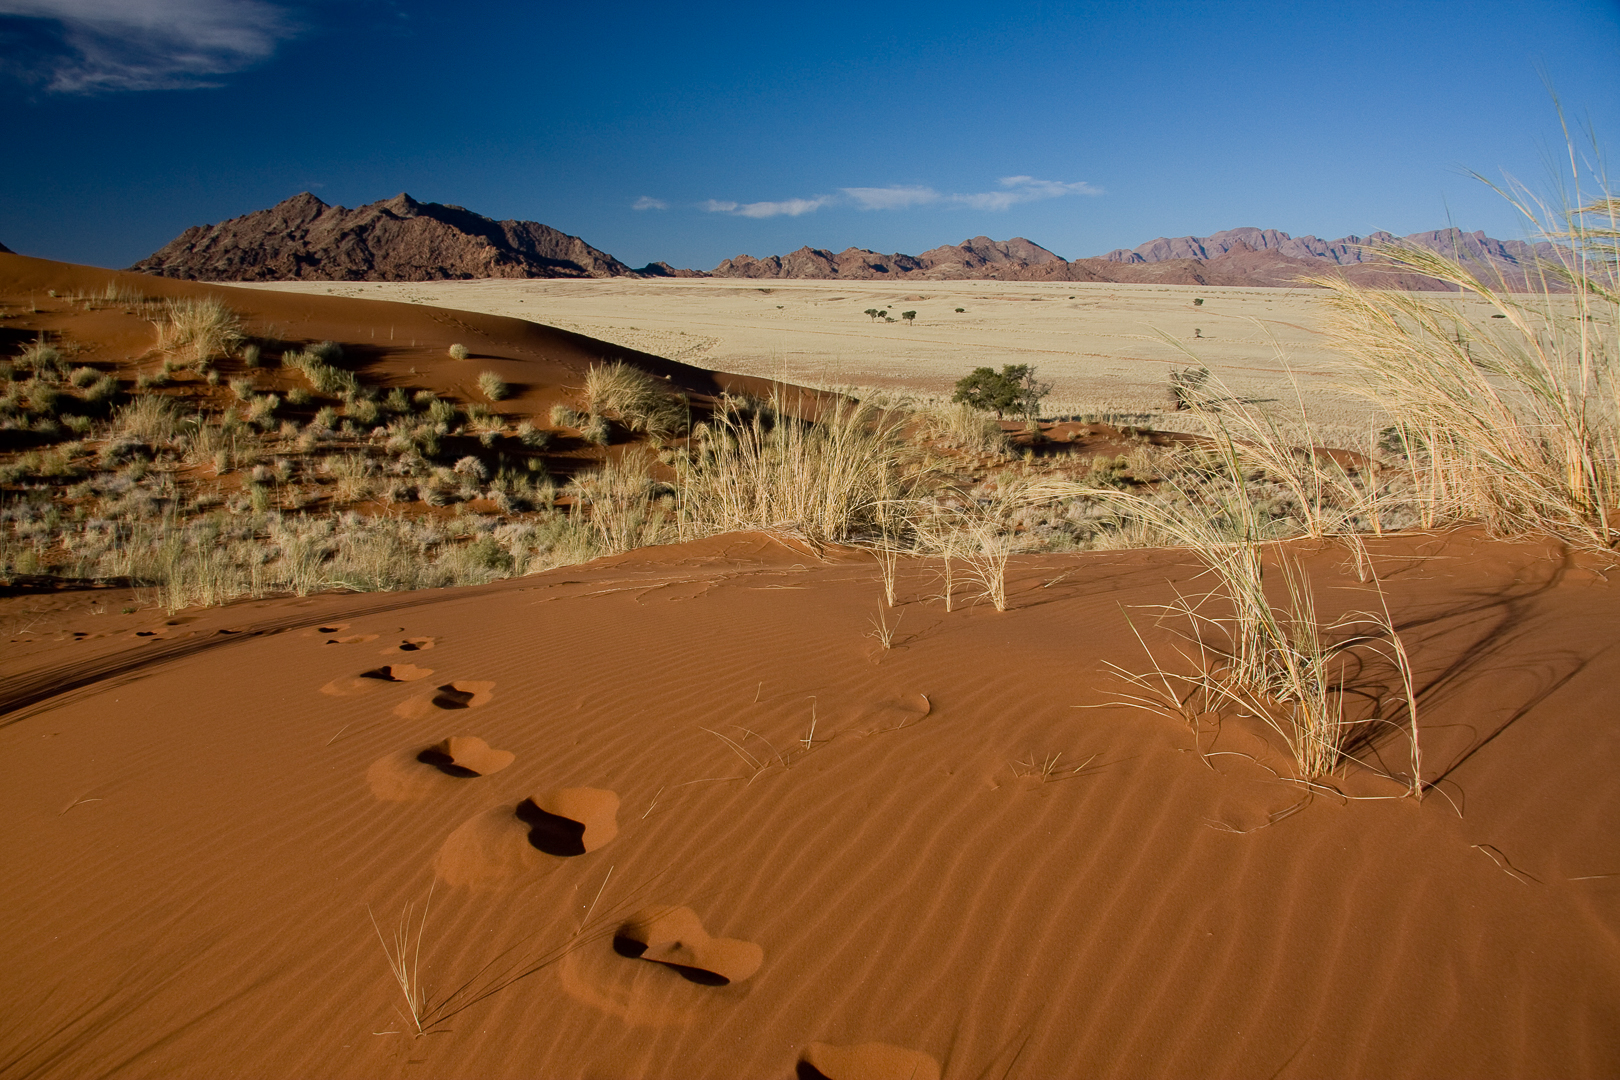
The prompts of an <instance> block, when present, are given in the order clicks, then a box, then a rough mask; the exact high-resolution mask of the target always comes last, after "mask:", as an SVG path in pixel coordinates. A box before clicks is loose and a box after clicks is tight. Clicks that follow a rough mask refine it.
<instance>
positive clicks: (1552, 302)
mask: <svg viewBox="0 0 1620 1080" xmlns="http://www.w3.org/2000/svg"><path fill="white" fill-rule="evenodd" d="M1570 161H1571V179H1570V184H1569V187H1568V189H1567V190H1566V191H1565V192H1564V193H1563V195H1562V196H1561V197H1560V199H1559V201H1558V203H1557V204H1556V206H1549V204H1548V203H1547V202H1545V201H1543V200H1538V199H1536V198H1534V197H1533V196H1531V195H1530V194H1529V193H1527V192H1526V191H1525V190H1524V189H1523V188H1520V187H1518V186H1510V187H1509V188H1507V189H1500V190H1502V193H1503V194H1504V195H1505V196H1506V197H1507V198H1508V199H1509V201H1510V202H1511V203H1512V204H1513V206H1514V207H1515V208H1516V209H1517V210H1518V211H1519V213H1520V214H1521V215H1522V216H1523V217H1524V218H1525V220H1526V221H1527V222H1528V223H1529V224H1530V226H1531V227H1532V229H1533V230H1534V231H1535V232H1536V233H1537V234H1539V236H1540V238H1541V240H1542V241H1544V242H1543V243H1541V244H1538V245H1537V247H1538V249H1539V250H1540V251H1541V252H1543V256H1542V258H1541V259H1540V260H1539V262H1538V263H1537V264H1536V265H1535V266H1534V267H1532V268H1531V269H1530V270H1529V271H1528V272H1527V273H1525V274H1524V275H1523V277H1522V278H1521V277H1517V276H1510V275H1509V274H1508V273H1507V272H1504V271H1502V270H1500V269H1498V268H1495V267H1492V266H1490V265H1482V264H1481V263H1480V262H1478V261H1476V260H1472V259H1467V258H1461V257H1454V256H1451V255H1444V254H1439V253H1436V252H1432V251H1428V250H1425V249H1420V248H1415V247H1411V246H1407V245H1400V244H1391V245H1384V246H1382V247H1381V248H1379V252H1380V254H1381V255H1382V256H1383V257H1384V259H1385V260H1386V261H1387V262H1388V263H1390V264H1391V265H1393V266H1395V267H1398V268H1400V269H1402V270H1407V271H1412V272H1415V273H1419V274H1425V275H1427V276H1429V277H1432V278H1436V279H1438V280H1440V281H1443V282H1445V283H1447V284H1448V285H1451V286H1453V287H1454V288H1456V289H1458V290H1459V291H1460V292H1461V294H1462V296H1463V297H1464V298H1465V299H1475V300H1480V301H1483V302H1484V303H1485V305H1487V307H1488V309H1489V314H1490V317H1487V318H1482V319H1471V318H1468V317H1467V315H1466V314H1465V313H1464V310H1463V309H1462V308H1461V307H1459V306H1458V305H1456V304H1454V303H1453V302H1450V301H1447V300H1439V299H1435V298H1433V296H1432V294H1414V293H1404V292H1396V291H1386V290H1380V289H1373V288H1367V287H1364V286H1359V285H1354V284H1351V283H1349V282H1347V281H1343V280H1337V279H1322V280H1320V281H1318V282H1317V284H1319V285H1322V286H1323V287H1324V288H1326V289H1328V290H1329V300H1330V303H1331V305H1332V308H1333V313H1334V320H1333V323H1332V334H1333V339H1334V344H1335V345H1337V347H1338V348H1339V349H1340V350H1341V351H1342V352H1343V353H1344V354H1345V355H1346V356H1347V357H1349V358H1350V360H1351V361H1352V362H1353V363H1354V364H1355V365H1356V366H1357V367H1358V368H1359V369H1360V371H1361V372H1362V373H1363V375H1364V376H1365V377H1366V378H1365V386H1364V390H1363V392H1364V393H1365V394H1366V396H1367V397H1369V398H1370V399H1371V400H1372V401H1374V402H1375V403H1376V404H1377V405H1379V406H1380V407H1381V408H1383V409H1384V410H1387V411H1388V413H1389V414H1390V415H1391V416H1392V417H1393V418H1394V419H1395V421H1396V426H1397V428H1398V429H1399V433H1400V436H1401V438H1402V441H1403V442H1404V443H1406V444H1407V445H1409V446H1412V447H1414V448H1415V450H1416V453H1415V454H1414V459H1415V460H1414V462H1413V477H1414V481H1415V483H1416V484H1417V486H1418V488H1419V494H1420V497H1421V500H1422V503H1423V506H1424V510H1425V519H1426V520H1427V521H1430V522H1443V521H1447V520H1478V521H1481V522H1483V523H1484V524H1485V525H1486V526H1487V527H1489V528H1490V529H1491V530H1493V531H1494V532H1497V533H1501V534H1514V533H1523V532H1529V531H1545V532H1549V533H1552V534H1554V535H1556V536H1559V537H1561V538H1563V539H1564V540H1566V541H1568V542H1571V543H1573V544H1576V545H1579V546H1583V547H1591V548H1598V549H1603V550H1612V549H1613V548H1614V546H1615V544H1616V541H1617V539H1620V538H1617V536H1616V522H1615V508H1616V500H1617V498H1620V368H1617V364H1620V338H1617V333H1620V310H1617V309H1620V262H1617V259H1616V256H1617V253H1620V199H1617V198H1615V197H1614V196H1613V195H1612V194H1611V193H1610V191H1609V189H1608V186H1607V183H1606V180H1605V179H1604V178H1603V177H1602V176H1601V175H1599V176H1598V177H1597V178H1596V185H1595V186H1596V194H1595V195H1593V194H1591V193H1590V192H1589V191H1588V192H1587V193H1584V194H1583V191H1582V186H1583V181H1585V180H1587V176H1588V175H1589V174H1587V173H1585V172H1583V170H1582V168H1581V167H1580V166H1579V164H1578V159H1577V155H1576V154H1575V152H1574V150H1573V147H1572V149H1571V153H1570Z"/></svg>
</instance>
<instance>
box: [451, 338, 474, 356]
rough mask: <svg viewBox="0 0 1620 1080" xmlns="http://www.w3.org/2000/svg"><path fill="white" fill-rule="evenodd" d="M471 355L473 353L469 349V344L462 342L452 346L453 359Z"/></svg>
mask: <svg viewBox="0 0 1620 1080" xmlns="http://www.w3.org/2000/svg"><path fill="white" fill-rule="evenodd" d="M471 355H472V354H471V353H470V352H468V351H467V346H465V345H463V344H461V343H460V342H457V343H456V344H454V345H452V346H450V359H452V360H465V359H467V357H469V356H471Z"/></svg>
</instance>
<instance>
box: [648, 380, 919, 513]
mask: <svg viewBox="0 0 1620 1080" xmlns="http://www.w3.org/2000/svg"><path fill="white" fill-rule="evenodd" d="M798 404H800V405H801V406H803V407H804V408H808V407H809V406H810V405H811V404H812V403H811V402H809V401H805V402H800V403H798ZM799 411H802V410H799ZM901 425H902V418H901V417H900V416H899V415H897V414H884V413H881V412H879V411H878V410H876V409H874V408H872V407H871V406H867V405H862V404H860V403H859V402H855V401H851V400H849V399H846V398H838V399H835V400H833V401H831V402H823V403H822V404H821V409H820V416H819V417H818V418H817V419H815V420H809V419H803V418H801V417H800V416H799V415H797V414H796V410H792V409H789V408H788V407H787V403H786V402H785V401H784V400H783V399H782V398H781V396H780V395H779V396H778V397H777V398H776V399H774V400H773V401H771V402H770V403H766V404H762V405H758V406H752V405H750V404H749V403H747V402H743V401H740V400H738V399H734V398H728V399H726V400H725V401H723V402H722V403H721V407H720V408H719V409H718V410H716V412H715V414H714V417H713V419H712V420H710V421H709V422H707V423H705V424H701V425H699V426H698V427H697V428H696V429H695V430H694V432H693V436H692V441H693V451H692V454H691V456H690V457H689V458H684V459H677V468H678V470H679V476H680V479H679V487H680V494H681V510H682V514H683V515H684V526H683V527H684V528H686V529H687V530H688V531H690V532H695V533H702V532H721V531H726V530H731V529H760V528H787V529H792V530H795V531H798V532H801V533H802V534H803V535H804V536H806V537H807V538H809V539H811V540H812V541H814V542H818V543H819V542H826V541H841V540H847V539H851V538H853V537H855V536H856V535H857V534H859V533H866V532H871V531H875V530H876V526H877V525H878V523H879V521H880V518H881V517H882V515H883V514H884V513H885V512H886V511H885V508H886V507H888V506H890V505H891V504H892V502H893V501H894V500H895V499H898V498H902V497H903V496H904V495H905V494H906V493H907V492H908V491H909V490H910V488H911V487H912V486H913V478H912V477H910V476H909V475H908V473H907V470H906V468H905V462H906V459H907V452H906V448H905V445H904V443H903V441H902V440H901V438H900V428H901Z"/></svg>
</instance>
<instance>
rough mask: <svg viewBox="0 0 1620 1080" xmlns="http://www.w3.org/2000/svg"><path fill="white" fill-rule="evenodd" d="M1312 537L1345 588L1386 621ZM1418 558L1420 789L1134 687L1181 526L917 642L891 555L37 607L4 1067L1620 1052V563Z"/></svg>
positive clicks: (1030, 1062) (1104, 1067)
mask: <svg viewBox="0 0 1620 1080" xmlns="http://www.w3.org/2000/svg"><path fill="white" fill-rule="evenodd" d="M1294 547H1295V550H1297V551H1298V552H1300V553H1301V555H1302V557H1303V558H1304V561H1305V564H1306V566H1307V567H1308V568H1309V570H1310V572H1311V574H1312V576H1313V578H1314V580H1315V582H1316V585H1317V589H1318V597H1319V604H1320V606H1321V608H1322V613H1323V615H1324V616H1326V617H1331V616H1332V615H1334V614H1336V613H1338V612H1342V611H1346V610H1353V609H1357V608H1365V607H1368V606H1370V605H1373V604H1374V603H1375V600H1374V599H1373V598H1372V597H1371V596H1370V594H1369V593H1368V591H1367V588H1366V587H1365V586H1362V585H1360V584H1359V583H1358V582H1357V580H1356V578H1355V576H1354V574H1353V573H1352V572H1351V570H1350V568H1349V567H1348V565H1347V558H1346V555H1345V553H1344V551H1343V550H1342V549H1336V548H1333V547H1326V546H1316V547H1313V546H1311V545H1303V544H1301V545H1295V546H1294ZM1372 550H1373V553H1374V558H1375V560H1376V561H1377V565H1378V567H1379V569H1380V571H1381V573H1382V575H1383V578H1384V582H1385V587H1386V591H1387V593H1388V595H1389V598H1390V603H1391V606H1392V608H1393V611H1394V616H1395V621H1396V623H1397V625H1398V626H1399V627H1400V629H1401V632H1402V634H1403V637H1404V639H1405V641H1406V643H1407V646H1408V648H1409V649H1410V650H1411V652H1412V657H1413V661H1414V663H1415V665H1416V667H1417V670H1418V675H1419V685H1420V688H1421V691H1422V697H1421V705H1422V737H1423V739H1424V743H1425V745H1424V758H1423V775H1424V778H1425V779H1426V780H1428V781H1430V782H1431V783H1433V784H1435V785H1436V787H1435V788H1434V790H1432V791H1431V792H1430V793H1429V795H1428V797H1427V798H1426V799H1425V800H1424V801H1422V802H1421V803H1419V802H1417V801H1415V800H1413V799H1410V798H1397V797H1390V798H1377V797H1375V796H1397V795H1398V794H1399V790H1400V789H1399V785H1398V784H1396V783H1394V782H1393V781H1389V780H1385V779H1381V778H1379V777H1378V776H1377V775H1376V773H1375V771H1374V770H1370V769H1369V770H1362V769H1354V770H1353V771H1352V772H1351V773H1349V774H1347V775H1346V776H1344V777H1342V778H1340V779H1339V780H1338V781H1336V783H1337V785H1338V786H1339V787H1341V788H1342V789H1343V790H1344V791H1346V792H1348V793H1351V794H1354V795H1357V796H1362V797H1363V798H1359V799H1347V798H1343V797H1340V796H1338V795H1336V794H1333V793H1332V792H1330V791H1321V792H1318V793H1315V794H1312V793H1310V792H1307V791H1305V790H1303V789H1302V788H1300V787H1299V786H1297V785H1295V784H1292V783H1288V782H1285V781H1283V780H1281V779H1279V778H1278V776H1277V771H1283V770H1281V768H1280V759H1279V757H1278V752H1277V750H1278V748H1277V747H1275V746H1273V745H1270V744H1269V743H1268V740H1267V738H1266V737H1265V735H1264V733H1263V732H1262V731H1261V730H1259V729H1256V728H1254V727H1251V726H1246V725H1245V722H1244V721H1241V720H1231V721H1228V722H1226V723H1225V724H1223V725H1221V726H1220V728H1219V729H1218V730H1215V729H1212V728H1206V729H1205V730H1203V731H1202V732H1201V733H1199V734H1196V735H1195V733H1194V732H1193V731H1192V730H1190V729H1189V728H1188V727H1187V726H1186V725H1185V724H1184V723H1181V722H1180V721H1174V720H1171V719H1167V718H1165V717H1163V716H1158V715H1154V714H1151V713H1148V712H1145V711H1141V710H1137V709H1132V708H1127V707H1120V706H1108V705H1107V703H1108V702H1109V701H1111V700H1113V699H1114V698H1115V697H1116V696H1117V695H1118V694H1119V693H1120V692H1121V687H1120V684H1119V683H1118V682H1117V680H1115V679H1114V678H1113V677H1112V676H1110V675H1109V673H1108V671H1107V670H1106V667H1105V662H1106V661H1112V662H1114V663H1118V664H1122V665H1125V666H1128V667H1135V668H1140V667H1141V666H1142V664H1143V662H1144V660H1143V656H1142V653H1141V649H1140V646H1139V645H1138V644H1137V643H1136V641H1135V639H1134V638H1133V637H1132V635H1131V633H1130V631H1129V629H1128V627H1127V625H1126V621H1125V614H1124V612H1125V611H1127V610H1134V609H1135V606H1137V605H1149V604H1156V603H1165V602H1168V601H1169V600H1170V599H1172V596H1173V593H1172V590H1173V589H1174V588H1177V587H1179V588H1182V589H1184V590H1185V589H1188V588H1195V587H1196V585H1195V583H1194V582H1193V579H1194V576H1195V575H1196V573H1197V568H1196V566H1195V565H1194V564H1192V563H1191V562H1190V560H1188V559H1187V558H1186V557H1185V555H1183V554H1180V553H1178V552H1175V551H1140V552H1129V553H1118V554H1092V555H1062V556H1058V555H1050V556H1018V557H1015V558H1014V560H1013V563H1012V565H1011V568H1010V570H1009V581H1008V593H1009V600H1010V606H1011V610H1008V611H1006V612H999V613H998V612H996V611H994V610H993V609H992V608H991V607H990V606H989V605H988V604H976V605H975V604H973V603H971V602H970V601H969V599H968V597H967V596H965V595H963V596H959V597H958V600H959V604H958V607H957V609H956V610H955V611H952V612H950V613H947V612H946V611H945V609H944V607H943V605H942V604H941V603H940V602H939V601H938V600H937V599H934V600H930V599H929V597H930V596H932V595H934V594H937V592H938V591H939V582H938V580H937V577H936V575H935V573H934V572H933V568H932V567H930V566H928V565H926V564H923V563H919V562H911V563H904V564H903V565H902V567H901V570H900V583H899V593H900V595H899V600H900V604H901V606H900V608H899V610H898V611H897V612H893V613H891V618H892V616H893V615H896V614H898V615H902V619H903V621H902V623H901V625H900V629H899V632H898V633H897V635H896V637H895V639H894V648H893V649H891V650H888V651H885V650H883V649H882V648H881V647H880V646H879V644H878V642H877V641H876V640H875V639H874V638H873V637H872V636H870V629H871V624H870V622H869V620H870V619H871V618H872V617H873V616H875V615H876V614H877V613H878V610H879V604H880V603H881V597H882V592H881V586H880V584H879V581H878V575H877V573H876V570H875V567H874V565H873V563H872V561H871V559H870V557H869V556H867V555H864V554H861V553H857V552H853V551H846V550H841V549H829V550H828V551H827V552H826V554H825V557H822V558H818V557H817V556H816V555H815V554H813V553H811V552H809V551H806V550H803V549H801V548H798V547H796V546H795V545H793V544H791V543H790V542H785V541H782V540H778V539H776V538H773V537H771V536H766V535H762V534H750V533H741V534H729V535H724V536H719V537H714V538H711V539H708V540H705V541H700V542H695V543H691V544H686V545H681V546H673V547H665V548H655V549H645V550H641V551H637V552H632V553H630V554H628V555H623V556H617V557H614V558H610V559H605V560H601V561H598V562H597V563H594V564H589V565H586V566H580V567H571V568H565V569H561V570H557V571H553V572H550V573H547V574H544V575H539V576H535V577H531V578H526V579H518V580H513V581H507V582H502V583H498V584H495V585H490V586H481V587H477V588H471V589H465V590H460V591H454V592H448V591H434V592H421V593H406V594H390V595H363V596H362V595H327V596H319V597H312V598H306V599H288V600H266V601H254V602H248V603H242V604H238V605H233V606H230V607H226V608H220V609H211V610H206V611H198V612H188V613H183V614H181V615H177V616H175V617H172V618H166V617H162V616H159V615H154V614H153V613H151V612H150V611H148V612H144V613H139V614H132V615H115V614H111V612H112V611H116V610H118V608H117V606H116V605H117V604H118V603H119V602H121V601H122V600H123V599H124V596H122V595H116V590H99V591H93V592H77V593H56V594H46V595H38V596H14V597H10V598H0V629H4V631H5V635H4V637H3V639H0V640H4V641H5V643H6V644H5V645H4V650H5V651H4V652H3V653H0V760H3V761H4V762H5V783H4V784H0V820H4V822H5V828H4V829H3V830H0V910H4V911H5V912H6V914H7V918H8V923H9V925H10V928H11V932H10V934H9V935H8V948H7V960H6V963H5V964H4V965H3V966H0V1075H5V1076H17V1077H23V1076H26V1077H40V1078H43V1077H85V1076H118V1077H157V1076H162V1077H219V1076H278V1077H294V1076H328V1077H383V1076H435V1077H519V1076H523V1077H540V1076H544V1077H575V1076H577V1077H609V1076H647V1077H783V1078H787V1077H792V1076H795V1075H798V1076H821V1075H828V1076H837V1077H848V1076H856V1077H878V1076H933V1075H942V1076H959V1077H981V1076H1025V1077H1053V1076H1099V1077H1114V1076H1133V1077H1134V1076H1140V1077H1162V1076H1203V1077H1256V1076H1260V1077H1269V1076H1278V1077H1290V1076H1296V1077H1327V1076H1346V1077H1349V1076H1381V1077H1481V1076H1541V1077H1553V1076H1594V1077H1595V1076H1613V1075H1615V1074H1616V1073H1617V1072H1620V854H1617V849H1616V846H1615V842H1614V839H1615V837H1616V836H1617V835H1620V798H1617V794H1616V793H1617V791H1620V788H1617V787H1616V784H1615V782H1614V778H1615V776H1616V775H1617V774H1620V727H1617V725H1616V724H1615V723H1614V703H1613V687H1614V686H1615V684H1616V678H1617V675H1620V671H1617V663H1620V661H1617V658H1616V654H1615V651H1614V649H1613V647H1612V643H1613V641H1614V640H1615V635H1616V633H1617V631H1620V606H1617V605H1616V603H1615V593H1614V586H1613V585H1612V584H1611V583H1610V581H1609V580H1607V578H1606V577H1605V575H1604V574H1603V573H1602V572H1600V570H1601V569H1602V568H1600V567H1597V566H1594V565H1589V564H1588V563H1587V562H1586V561H1584V560H1582V559H1580V558H1575V557H1571V556H1568V555H1566V554H1565V553H1564V552H1562V551H1561V550H1560V549H1558V548H1556V547H1554V546H1551V545H1543V544H1530V543H1525V544H1508V543H1502V542H1495V541H1488V540H1485V539H1483V538H1481V537H1479V536H1478V535H1476V534H1473V533H1470V532H1461V533H1451V534H1445V535H1435V536H1406V537H1396V538H1387V539H1383V540H1379V541H1375V542H1374V543H1373V544H1372ZM1136 621H1137V623H1138V625H1139V626H1140V627H1141V628H1142V629H1143V633H1144V635H1145V637H1146V640H1147V642H1148V643H1149V645H1151V646H1154V647H1155V648H1158V649H1162V650H1168V649H1169V648H1170V645H1171V643H1172V640H1173V639H1172V638H1171V636H1170V635H1169V633H1168V632H1167V631H1165V630H1161V629H1157V628H1155V627H1154V626H1153V624H1152V619H1151V617H1148V616H1144V615H1141V614H1140V612H1138V617H1137V620H1136ZM1088 706H1104V707H1100V708H1091V707H1088ZM1404 753H1405V751H1404V749H1403V744H1402V743H1401V742H1400V741H1399V739H1397V738H1395V737H1393V736H1391V737H1390V738H1389V739H1387V740H1384V741H1381V742H1380V743H1379V744H1378V745H1377V746H1375V747H1374V748H1373V749H1372V751H1371V752H1370V759H1371V760H1377V759H1378V758H1379V757H1385V758H1387V764H1388V766H1389V768H1390V769H1391V770H1392V771H1398V770H1399V769H1400V768H1402V767H1404V762H1405V758H1404V757H1403V755H1404ZM1057 755H1061V757H1057ZM1076 766H1080V767H1079V768H1078V771H1075V767H1076ZM429 901H431V902H430V903H429ZM425 906H426V908H427V912H426V924H425V930H424V931H422V932H421V933H420V935H419V939H420V953H419V975H418V976H417V985H419V987H420V991H421V993H420V997H419V1001H420V1003H421V1017H422V1022H423V1027H424V1029H425V1031H426V1032H427V1033H426V1034H425V1035H422V1036H421V1037H417V1036H416V1035H415V1031H414V1027H413V1026H412V1024H411V1023H410V1022H409V1021H408V1020H407V1019H405V1018H404V1016H403V1015H402V1014H403V1011H404V1007H405V1001H404V996H403V995H402V993H401V990H400V987H399V986H398V985H397V984H396V983H395V981H394V979H393V977H392V976H391V975H390V971H389V960H388V956H387V953H386V951H385V946H384V944H383V940H381V939H380V938H379V933H378V930H377V929H376V928H374V925H373V917H375V920H376V923H377V925H378V926H379V927H380V929H381V935H382V938H383V939H387V940H388V941H389V942H392V941H393V939H394V934H395V931H396V928H397V927H398V925H399V924H400V922H401V917H402V915H406V914H408V915H409V925H408V927H407V930H408V933H409V935H410V936H409V943H410V946H411V948H410V949H409V950H407V952H409V953H411V955H412V956H413V957H414V955H415V953H414V949H415V947H416V942H417V940H418V936H417V934H416V931H417V930H418V929H419V928H420V926H421V921H422V917H423V912H424V907H425ZM368 910H369V913H368Z"/></svg>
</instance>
